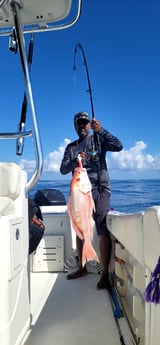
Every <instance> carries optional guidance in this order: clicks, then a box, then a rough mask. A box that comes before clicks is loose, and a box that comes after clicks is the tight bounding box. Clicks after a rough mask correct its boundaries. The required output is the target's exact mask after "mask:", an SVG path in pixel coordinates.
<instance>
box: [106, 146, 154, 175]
mask: <svg viewBox="0 0 160 345" xmlns="http://www.w3.org/2000/svg"><path fill="white" fill-rule="evenodd" d="M146 147H147V145H146V144H145V143H144V142H143V141H137V142H136V143H135V145H134V146H133V147H131V148H130V149H129V150H125V149H123V150H122V151H121V152H112V154H111V157H112V160H111V162H110V169H112V168H113V169H115V168H117V169H122V170H123V169H124V170H148V169H154V170H156V169H160V155H157V156H155V157H154V156H152V155H151V154H148V153H145V152H144V150H145V149H146Z"/></svg>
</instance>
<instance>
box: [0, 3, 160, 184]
mask: <svg viewBox="0 0 160 345" xmlns="http://www.w3.org/2000/svg"><path fill="white" fill-rule="evenodd" d="M159 18H160V2H159V1H158V0H152V1H149V0H145V1H144V0H123V1H119V0H101V1H100V0H99V1H98V0H94V1H93V0H83V8H82V14H81V17H80V19H79V21H78V23H77V24H76V25H74V26H73V27H71V28H69V29H67V30H60V31H53V32H48V33H47V32H46V33H37V34H35V38H34V52H33V62H32V66H31V82H32V90H33V96H34V102H35V109H36V114H37V118H38V126H39V132H40V136H41V144H42V147H43V158H44V168H43V174H42V176H41V178H42V179H64V178H66V179H70V176H69V175H67V176H62V175H61V174H60V172H59V167H60V163H61V159H62V157H63V153H64V149H65V146H66V145H67V144H68V143H69V142H71V141H73V140H75V139H76V138H77V136H76V133H75V130H74V126H73V117H74V114H75V113H76V112H78V111H81V110H83V111H87V112H88V113H89V114H90V115H91V103H90V97H89V93H88V92H87V89H88V84H87V78H86V72H85V66H84V63H83V56H82V53H81V51H80V49H79V50H78V51H77V53H76V70H74V69H73V65H74V57H75V54H74V52H75V47H76V45H77V43H80V44H81V45H82V47H83V49H84V52H85V56H86V59H87V66H88V71H89V77H90V82H91V88H92V97H93V106H94V115H95V118H96V119H98V120H99V121H100V122H101V124H102V126H103V127H104V128H105V129H107V130H108V131H109V132H110V133H112V134H114V135H115V136H117V137H118V138H119V139H120V140H121V142H122V143H123V150H122V151H121V152H119V153H107V155H106V159H107V164H108V167H109V173H110V177H111V179H141V178H142V179H148V178H153V179H154V178H155V179H156V178H160V143H159V141H160V135H159V130H160V20H159ZM29 38H30V35H26V36H25V41H26V49H28V42H29ZM8 41H9V38H8V37H2V36H1V37H0V71H1V79H0V80H1V92H0V98H1V104H0V107H1V120H0V121H1V132H15V131H17V128H18V123H19V120H20V114H21V106H22V100H23V95H24V90H25V83H24V80H23V74H22V68H21V64H20V59H19V54H18V53H17V54H15V53H13V52H11V51H10V50H9V48H8ZM30 128H31V114H30V108H29V106H28V111H27V121H26V129H30ZM0 152H1V161H5V162H7V161H9V162H10V161H11V162H16V163H18V164H19V165H20V166H21V167H22V168H24V169H27V171H28V173H29V174H30V173H32V172H33V171H34V167H35V150H34V146H33V139H32V138H26V139H25V142H24V150H23V155H22V156H17V155H16V141H15V140H7V139H5V140H1V141H0Z"/></svg>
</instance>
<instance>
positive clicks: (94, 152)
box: [73, 43, 101, 190]
mask: <svg viewBox="0 0 160 345" xmlns="http://www.w3.org/2000/svg"><path fill="white" fill-rule="evenodd" d="M78 49H79V50H80V51H81V53H82V56H83V64H84V66H85V71H86V76H87V83H88V90H87V92H89V96H90V103H91V113H92V120H93V119H94V107H93V97H92V88H91V82H90V77H89V71H88V65H87V59H86V56H85V53H84V49H83V47H82V45H81V44H80V43H77V44H76V46H75V50H74V66H73V70H74V71H76V54H77V51H78ZM93 138H94V145H93V150H92V160H94V161H95V164H96V165H97V173H98V181H99V190H101V175H100V164H99V140H98V135H97V133H96V132H95V131H94V132H93Z"/></svg>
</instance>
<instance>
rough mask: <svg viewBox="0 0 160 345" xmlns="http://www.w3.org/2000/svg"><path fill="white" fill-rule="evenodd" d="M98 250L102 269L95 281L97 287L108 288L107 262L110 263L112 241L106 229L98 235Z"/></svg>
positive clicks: (99, 288)
mask: <svg viewBox="0 0 160 345" xmlns="http://www.w3.org/2000/svg"><path fill="white" fill-rule="evenodd" d="M98 237H99V251H100V256H101V262H102V267H103V271H102V274H101V278H100V280H99V282H98V283H97V289H98V290H101V289H106V288H108V289H109V279H108V276H109V263H110V257H111V249H112V242H111V238H110V234H109V232H108V231H107V233H105V234H102V235H99V236H98Z"/></svg>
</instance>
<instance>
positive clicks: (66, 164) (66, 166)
mask: <svg viewBox="0 0 160 345" xmlns="http://www.w3.org/2000/svg"><path fill="white" fill-rule="evenodd" d="M76 167H77V157H76V158H74V159H71V155H70V151H69V148H68V147H66V149H65V152H64V156H63V159H62V162H61V166H60V172H61V174H62V175H66V174H68V173H70V172H73V171H74V169H75V168H76Z"/></svg>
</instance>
